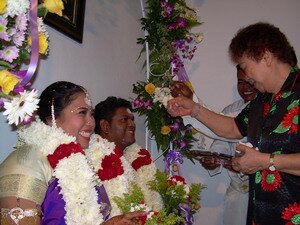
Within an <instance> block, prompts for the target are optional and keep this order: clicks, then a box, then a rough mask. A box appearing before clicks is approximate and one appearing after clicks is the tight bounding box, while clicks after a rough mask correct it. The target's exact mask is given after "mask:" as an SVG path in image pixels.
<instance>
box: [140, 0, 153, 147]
mask: <svg viewBox="0 0 300 225" xmlns="http://www.w3.org/2000/svg"><path fill="white" fill-rule="evenodd" d="M140 4H141V8H142V16H143V18H145V7H144V3H143V0H140ZM146 35H148V32H147V31H146V30H145V36H146ZM145 48H146V77H147V80H148V79H149V74H150V59H149V44H148V42H147V41H146V43H145ZM148 140H149V130H148V128H147V126H146V132H145V145H146V149H151V148H149V143H148Z"/></svg>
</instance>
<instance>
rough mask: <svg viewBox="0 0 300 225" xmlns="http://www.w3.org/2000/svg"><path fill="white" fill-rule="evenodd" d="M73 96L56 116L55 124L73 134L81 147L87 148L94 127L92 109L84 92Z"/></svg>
mask: <svg viewBox="0 0 300 225" xmlns="http://www.w3.org/2000/svg"><path fill="white" fill-rule="evenodd" d="M73 97H74V99H73V101H72V102H71V103H70V104H69V105H68V106H67V107H65V108H64V109H63V110H62V112H61V114H60V116H59V117H58V118H56V124H57V126H58V127H61V128H62V129H63V130H64V131H65V132H66V133H67V134H69V135H72V136H74V137H75V138H76V141H77V142H78V143H79V144H80V145H81V147H82V148H87V147H88V146H89V141H90V136H91V134H92V133H93V131H94V128H95V120H94V117H93V109H92V107H91V105H90V104H89V101H87V97H86V94H85V93H83V92H80V93H77V94H75V95H74V96H73Z"/></svg>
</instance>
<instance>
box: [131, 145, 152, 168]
mask: <svg viewBox="0 0 300 225" xmlns="http://www.w3.org/2000/svg"><path fill="white" fill-rule="evenodd" d="M138 154H139V155H140V156H139V157H137V158H136V159H135V160H134V161H133V162H132V163H131V166H132V167H133V168H134V169H135V170H138V169H139V168H141V167H143V166H146V165H150V164H151V163H152V159H151V156H150V153H149V151H147V150H146V149H140V151H139V153H138Z"/></svg>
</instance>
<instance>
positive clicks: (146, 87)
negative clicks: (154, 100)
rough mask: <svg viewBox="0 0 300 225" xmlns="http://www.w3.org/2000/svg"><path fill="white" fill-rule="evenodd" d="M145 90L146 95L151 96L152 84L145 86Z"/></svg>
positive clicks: (153, 86)
mask: <svg viewBox="0 0 300 225" xmlns="http://www.w3.org/2000/svg"><path fill="white" fill-rule="evenodd" d="M145 90H146V92H147V93H148V94H150V95H152V94H153V93H154V92H155V85H154V84H152V83H149V84H147V85H146V86H145Z"/></svg>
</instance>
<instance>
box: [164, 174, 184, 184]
mask: <svg viewBox="0 0 300 225" xmlns="http://www.w3.org/2000/svg"><path fill="white" fill-rule="evenodd" d="M167 182H168V184H169V186H170V187H172V186H176V185H178V184H179V185H180V184H186V183H185V179H184V178H183V177H181V176H176V175H175V176H172V177H170V178H169V179H168V180H167Z"/></svg>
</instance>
